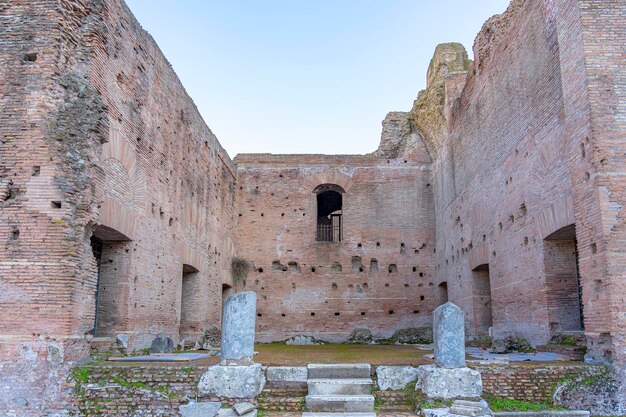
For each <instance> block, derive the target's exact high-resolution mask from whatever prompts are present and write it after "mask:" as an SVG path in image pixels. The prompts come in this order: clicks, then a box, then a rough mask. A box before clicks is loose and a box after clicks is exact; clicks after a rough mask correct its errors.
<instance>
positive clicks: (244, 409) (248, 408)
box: [233, 402, 256, 416]
mask: <svg viewBox="0 0 626 417" xmlns="http://www.w3.org/2000/svg"><path fill="white" fill-rule="evenodd" d="M233 410H235V412H236V413H237V415H240V416H243V415H247V414H248V413H251V412H252V411H254V410H256V407H255V406H254V405H253V404H250V403H248V402H245V403H238V404H235V406H234V407H233Z"/></svg>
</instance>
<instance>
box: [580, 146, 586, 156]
mask: <svg viewBox="0 0 626 417" xmlns="http://www.w3.org/2000/svg"><path fill="white" fill-rule="evenodd" d="M580 155H581V156H582V157H583V158H584V157H585V156H586V153H585V144H584V143H581V144H580Z"/></svg>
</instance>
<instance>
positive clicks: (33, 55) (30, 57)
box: [24, 52, 37, 62]
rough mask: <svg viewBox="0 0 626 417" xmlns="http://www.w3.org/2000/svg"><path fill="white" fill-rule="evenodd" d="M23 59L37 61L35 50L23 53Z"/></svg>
mask: <svg viewBox="0 0 626 417" xmlns="http://www.w3.org/2000/svg"><path fill="white" fill-rule="evenodd" d="M24 61H28V62H35V61H37V52H29V53H27V54H25V55H24Z"/></svg>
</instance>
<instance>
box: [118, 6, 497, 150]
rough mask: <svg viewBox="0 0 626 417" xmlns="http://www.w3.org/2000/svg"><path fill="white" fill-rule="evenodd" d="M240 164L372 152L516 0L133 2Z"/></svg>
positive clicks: (133, 8)
mask: <svg viewBox="0 0 626 417" xmlns="http://www.w3.org/2000/svg"><path fill="white" fill-rule="evenodd" d="M126 2H127V4H128V5H129V7H130V8H131V10H132V11H133V13H134V14H135V16H136V17H137V19H138V20H139V22H140V23H141V24H142V26H143V27H144V29H146V30H147V31H148V32H150V34H151V35H152V36H153V37H154V39H155V40H156V42H157V43H158V44H159V46H160V47H161V50H162V51H163V53H164V54H165V56H166V57H167V58H168V59H169V61H170V62H171V64H172V66H173V67H174V70H175V71H176V72H177V74H178V76H179V77H180V79H181V80H182V83H183V85H184V86H185V88H186V89H187V92H188V93H189V95H190V96H191V97H192V99H193V100H194V102H195V103H196V105H197V106H198V109H199V110H200V113H201V114H202V116H203V118H204V120H205V121H206V123H207V124H208V125H209V127H210V128H211V130H212V131H213V133H215V134H216V135H217V137H218V139H219V141H220V142H221V144H222V146H223V147H224V148H225V149H226V151H227V152H228V154H229V155H230V156H231V157H234V156H235V155H236V154H238V153H249V152H270V153H324V154H363V153H368V152H372V151H374V150H375V149H376V148H377V147H378V142H379V140H380V130H381V121H382V120H383V119H384V117H385V115H386V114H387V112H389V111H408V110H410V108H411V106H412V104H413V100H414V99H415V97H416V96H417V93H418V92H419V90H421V89H423V88H424V87H425V85H426V70H427V69H428V63H429V62H430V59H431V58H432V54H433V51H434V49H435V46H436V45H437V44H439V43H444V42H460V43H462V44H463V45H464V46H465V48H466V49H467V50H468V53H469V55H470V58H472V52H471V48H472V45H473V43H474V38H475V37H476V34H477V33H478V31H479V30H480V28H481V27H482V24H483V23H484V21H485V20H487V19H488V18H489V17H491V16H492V15H494V14H497V13H502V12H504V10H506V7H507V6H508V3H509V0H474V1H471V2H468V1H467V0H429V1H427V0H219V1H218V0H177V1H172V0H126Z"/></svg>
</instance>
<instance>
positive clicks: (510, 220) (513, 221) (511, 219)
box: [509, 214, 515, 223]
mask: <svg viewBox="0 0 626 417" xmlns="http://www.w3.org/2000/svg"><path fill="white" fill-rule="evenodd" d="M509 222H511V223H515V216H513V215H512V214H511V215H510V216H509Z"/></svg>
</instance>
